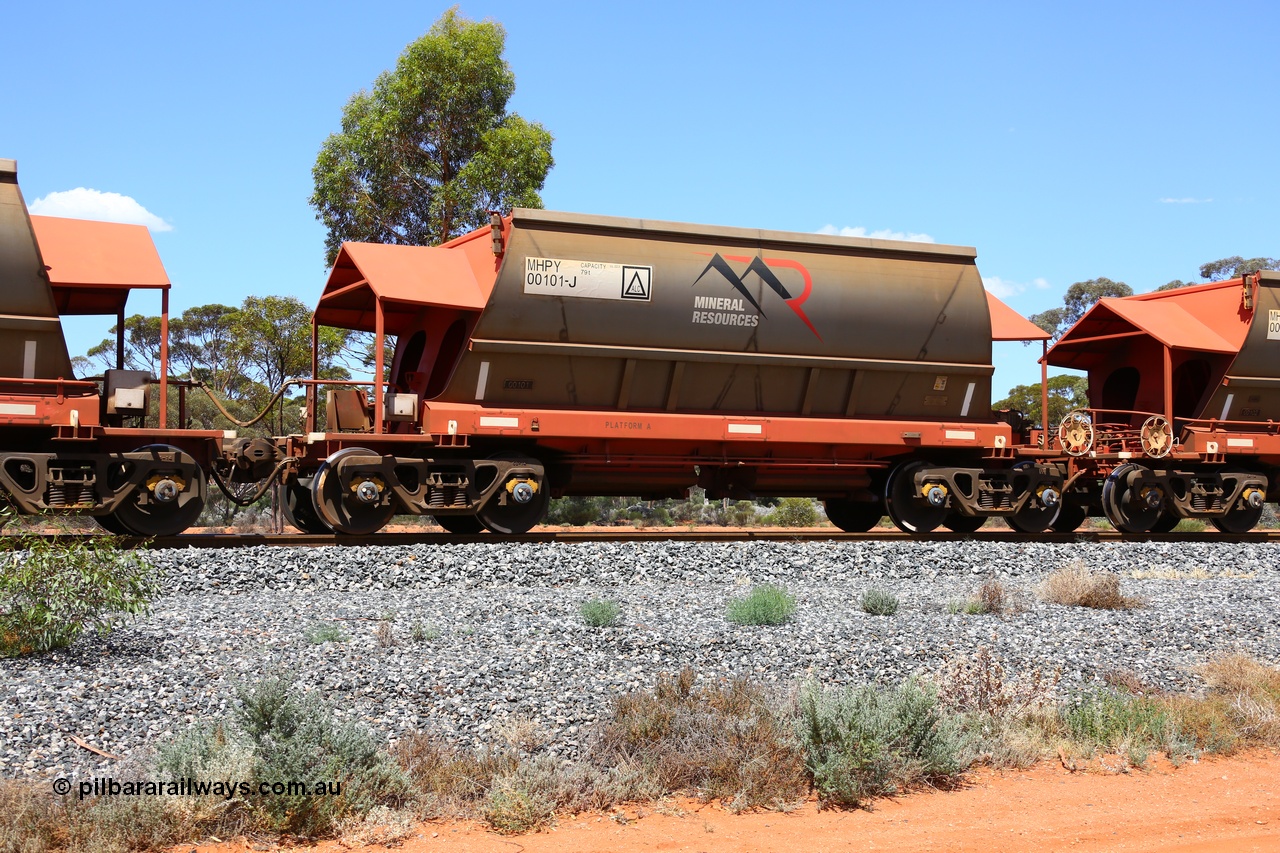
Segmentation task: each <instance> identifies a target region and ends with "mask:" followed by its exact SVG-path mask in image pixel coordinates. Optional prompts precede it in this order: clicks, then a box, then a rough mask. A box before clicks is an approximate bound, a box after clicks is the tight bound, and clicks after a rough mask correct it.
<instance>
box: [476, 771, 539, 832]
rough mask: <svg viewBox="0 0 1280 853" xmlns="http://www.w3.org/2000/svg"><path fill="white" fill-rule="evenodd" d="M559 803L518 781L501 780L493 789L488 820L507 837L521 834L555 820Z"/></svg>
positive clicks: (490, 790)
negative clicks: (556, 806) (553, 818)
mask: <svg viewBox="0 0 1280 853" xmlns="http://www.w3.org/2000/svg"><path fill="white" fill-rule="evenodd" d="M554 815H555V804H554V803H552V802H549V801H548V800H547V799H546V798H544V797H540V796H538V793H537V792H535V791H530V790H529V788H528V787H526V786H523V785H520V784H518V783H517V781H516V780H515V779H512V778H510V777H504V778H501V779H498V780H497V781H496V783H495V784H494V785H493V786H492V787H491V788H490V789H489V797H488V800H487V802H486V803H485V809H484V819H485V820H486V821H488V823H489V825H490V826H492V827H493V828H494V829H495V830H497V831H498V832H500V833H502V834H503V835H519V834H520V833H523V832H529V831H530V830H533V829H537V828H538V827H540V826H544V825H545V824H547V823H549V822H550V821H551V818H552V817H553V816H554Z"/></svg>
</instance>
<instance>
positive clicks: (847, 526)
mask: <svg viewBox="0 0 1280 853" xmlns="http://www.w3.org/2000/svg"><path fill="white" fill-rule="evenodd" d="M822 505H823V506H824V507H825V508H826V510H827V520H828V521H830V522H831V523H832V524H834V525H835V526H836V527H839V528H840V529H841V530H843V531H844V532H845V533H866V532H867V531H868V530H870V529H871V528H873V527H875V526H876V525H877V524H879V523H880V519H882V518H884V506H883V505H882V504H880V503H878V502H875V501H851V500H847V499H845V498H832V499H830V500H827V501H823V504H822Z"/></svg>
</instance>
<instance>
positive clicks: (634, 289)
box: [622, 270, 649, 299]
mask: <svg viewBox="0 0 1280 853" xmlns="http://www.w3.org/2000/svg"><path fill="white" fill-rule="evenodd" d="M622 294H623V295H624V296H636V297H639V298H640V299H647V298H648V296H649V288H648V285H647V283H646V282H645V281H644V279H642V278H641V277H640V271H639V270H636V271H635V272H633V273H632V274H631V281H629V282H627V288H626V290H624V291H622Z"/></svg>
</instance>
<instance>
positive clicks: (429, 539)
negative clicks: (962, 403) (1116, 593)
mask: <svg viewBox="0 0 1280 853" xmlns="http://www.w3.org/2000/svg"><path fill="white" fill-rule="evenodd" d="M15 535H25V536H36V537H39V538H42V539H51V540H55V541H63V542H77V541H86V540H90V539H95V538H99V537H100V535H99V534H68V533H47V534H41V533H35V534H15ZM0 538H5V539H7V538H13V536H12V535H9V534H6V535H5V536H3V537H0ZM1224 538H1226V539H1229V540H1231V541H1234V542H1280V530H1256V531H1253V532H1250V533H1243V534H1235V535H1231V536H1227V537H1224V536H1223V534H1220V533H1218V532H1217V531H1216V530H1213V531H1204V532H1201V533H1147V534H1120V533H1117V532H1116V531H1114V530H1081V531H1076V532H1073V533H1042V534H1038V535H1028V534H1025V533H1016V532H1014V531H1012V530H981V531H978V532H976V533H963V534H961V533H951V532H935V533H928V534H923V535H908V534H906V533H903V532H901V531H898V530H873V531H871V532H869V533H844V532H841V531H836V530H783V529H779V530H682V529H678V528H677V529H671V528H663V529H660V530H653V529H647V530H637V529H628V530H552V531H542V532H534V533H525V534H523V535H519V536H501V537H498V536H495V535H493V534H491V533H476V534H455V533H446V532H440V531H423V532H398V533H373V534H369V535H365V536H351V535H345V534H341V535H339V534H332V533H330V534H314V533H279V534H276V533H184V534H181V535H179V536H160V537H156V538H153V539H141V538H138V537H129V536H125V537H117V541H119V542H120V543H121V544H122V545H123V546H124V547H126V548H249V547H255V546H269V547H291V548H323V547H335V546H336V547H364V546H378V545H446V544H457V543H468V542H480V543H484V542H488V543H494V544H499V543H501V544H550V543H577V542H662V541H681V542H901V541H905V540H917V541H921V542H955V541H959V540H964V539H971V540H973V541H975V542H1119V541H1126V542H1183V543H1190V542H1202V541H1222V540H1223V539H1224Z"/></svg>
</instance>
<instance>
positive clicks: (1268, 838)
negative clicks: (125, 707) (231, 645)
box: [174, 753, 1280, 853]
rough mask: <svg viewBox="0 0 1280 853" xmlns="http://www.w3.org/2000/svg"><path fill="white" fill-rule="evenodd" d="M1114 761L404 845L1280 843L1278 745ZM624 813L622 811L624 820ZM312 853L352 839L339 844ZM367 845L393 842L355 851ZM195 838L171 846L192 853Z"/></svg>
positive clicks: (1229, 849)
mask: <svg viewBox="0 0 1280 853" xmlns="http://www.w3.org/2000/svg"><path fill="white" fill-rule="evenodd" d="M1121 766H1122V763H1121V762H1119V761H1118V760H1117V761H1111V762H1108V761H1107V760H1105V759H1104V760H1102V761H1101V762H1093V763H1092V764H1091V766H1090V767H1089V768H1088V769H1087V770H1085V771H1083V772H1072V771H1070V770H1067V769H1066V768H1065V767H1064V766H1062V765H1061V764H1060V763H1045V764H1041V765H1039V766H1037V767H1034V768H1032V769H1030V770H1021V771H1006V772H1000V773H995V772H989V771H982V772H979V773H976V774H974V775H973V777H972V778H971V779H970V780H969V783H968V784H967V785H966V786H965V787H964V788H962V789H960V790H956V791H928V792H920V793H913V794H909V795H907V796H904V797H900V798H897V799H892V800H877V801H875V802H874V803H873V804H872V807H871V809H870V810H856V811H819V810H818V809H817V808H816V807H815V805H814V804H813V803H807V804H805V805H804V806H803V807H802V808H800V809H798V810H796V811H794V812H791V813H788V814H784V813H780V812H757V813H753V814H739V815H734V814H730V813H728V812H726V811H724V810H723V809H721V808H719V807H718V806H716V805H705V804H702V803H698V802H694V801H689V800H680V801H674V802H670V803H667V804H664V805H646V806H628V807H626V808H625V809H615V810H613V811H612V812H610V813H607V814H589V815H576V816H570V817H562V818H560V819H559V821H558V823H557V825H556V826H555V827H554V828H552V829H549V830H546V831H543V832H537V833H532V834H529V835H520V836H501V835H497V834H495V833H493V832H490V831H488V830H486V829H485V828H484V827H483V826H479V825H477V824H474V823H460V822H431V823H424V824H420V825H419V826H417V827H416V828H415V831H414V833H413V834H412V835H410V837H408V838H406V839H405V840H404V841H403V842H402V843H401V845H400V846H398V847H396V848H393V849H398V850H400V851H402V853H436V851H447V853H489V851H494V853H497V851H502V853H587V852H588V851H619V853H640V851H658V850H661V851H690V853H753V852H754V851H773V850H778V851H804V853H828V851H831V853H834V851H871V850H892V851H895V853H913V851H947V853H951V851H972V852H973V853H979V851H981V853H1001V851H1009V853H1014V851H1031V850H1035V851H1057V850H1071V851H1156V850H1159V851H1177V852H1178V853H1243V851H1268V853H1275V851H1280V755H1277V754H1273V753H1254V754H1252V755H1249V756H1244V757H1237V758H1232V759H1208V760H1205V761H1203V762H1200V763H1196V764H1188V765H1184V766H1182V767H1180V768H1177V769H1174V768H1172V767H1170V766H1169V765H1168V764H1167V763H1157V762H1153V766H1152V767H1151V769H1147V770H1134V771H1131V772H1128V773H1124V772H1117V771H1116V769H1115V768H1119V767H1121ZM624 820H625V822H624ZM196 849H197V850H199V851H200V853H239V851H243V850H247V849H258V850H266V849H272V848H271V847H270V846H266V845H261V844H256V845H255V844H253V843H251V842H248V841H245V840H244V839H235V840H233V841H230V842H226V843H222V844H211V845H204V846H200V847H198V848H196ZM309 849H312V850H314V851H315V853H340V851H344V850H349V849H351V848H350V847H349V846H347V845H344V844H343V843H342V842H338V841H330V842H325V843H323V844H321V845H318V846H317V847H315V848H309ZM358 849H361V850H364V851H367V853H373V851H382V850H385V849H387V848H384V847H380V846H372V847H367V848H358ZM191 850H192V847H191V846H190V845H183V846H182V847H180V848H175V851H174V853H188V851H191Z"/></svg>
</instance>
